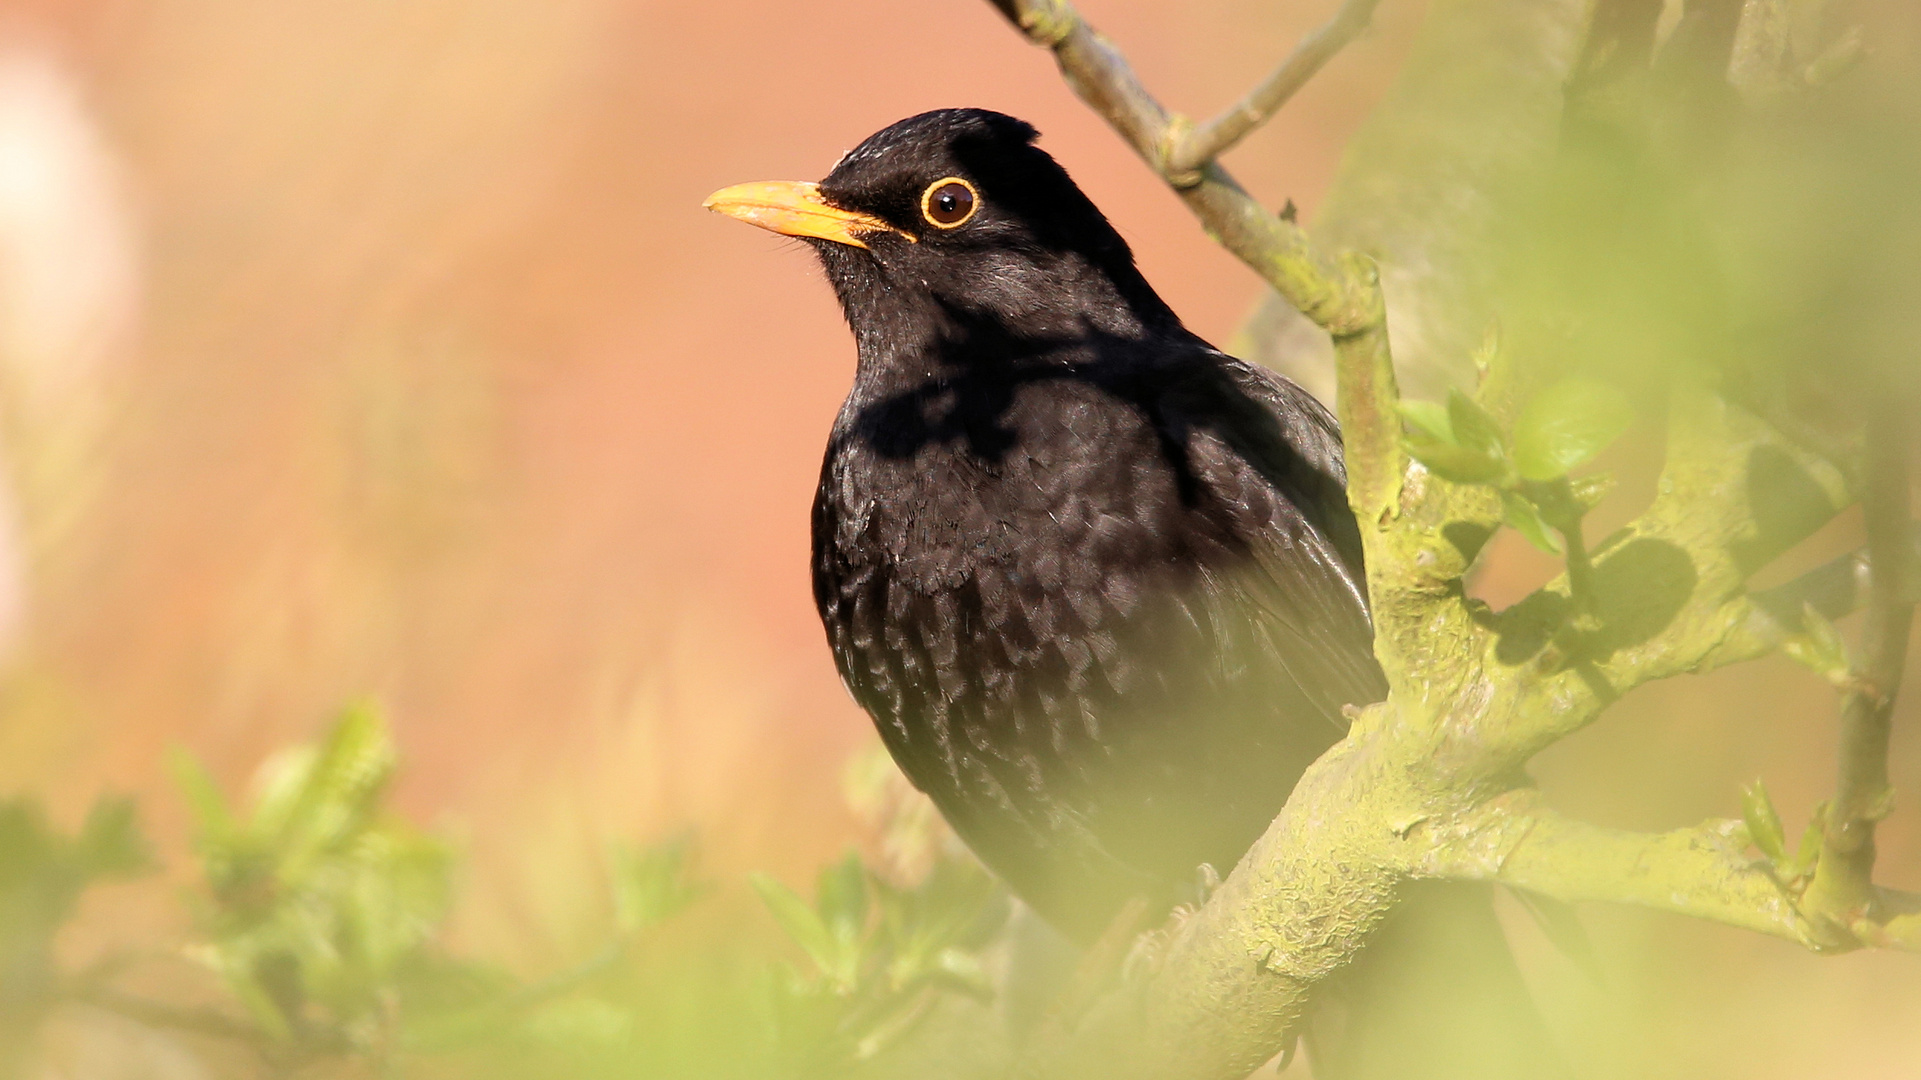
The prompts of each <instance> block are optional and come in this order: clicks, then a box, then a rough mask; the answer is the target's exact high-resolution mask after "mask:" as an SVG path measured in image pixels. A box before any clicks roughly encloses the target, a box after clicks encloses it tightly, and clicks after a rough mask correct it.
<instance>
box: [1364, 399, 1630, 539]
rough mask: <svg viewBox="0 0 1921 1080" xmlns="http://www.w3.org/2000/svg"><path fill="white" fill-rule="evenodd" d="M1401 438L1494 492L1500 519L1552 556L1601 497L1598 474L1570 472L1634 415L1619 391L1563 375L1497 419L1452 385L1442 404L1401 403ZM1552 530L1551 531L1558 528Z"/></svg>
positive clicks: (1414, 451) (1425, 460) (1430, 462)
mask: <svg viewBox="0 0 1921 1080" xmlns="http://www.w3.org/2000/svg"><path fill="white" fill-rule="evenodd" d="M1399 407H1400V412H1401V418H1402V420H1403V421H1405V429H1404V431H1403V433H1402V445H1403V446H1404V447H1406V449H1407V452H1408V454H1409V455H1410V456H1411V457H1413V458H1414V459H1415V460H1416V461H1418V462H1420V463H1421V464H1422V465H1423V466H1425V467H1426V468H1427V470H1428V471H1429V472H1431V473H1433V474H1434V475H1435V476H1438V477H1440V478H1441V479H1443V480H1447V481H1450V482H1452V483H1456V484H1469V485H1478V486H1483V487H1490V488H1493V489H1495V490H1496V491H1498V492H1500V495H1501V511H1502V517H1503V519H1504V520H1505V521H1506V523H1507V524H1508V525H1509V526H1510V527H1512V528H1513V529H1514V530H1515V531H1517V532H1519V533H1520V534H1521V535H1522V536H1523V537H1524V538H1525V539H1526V540H1527V541H1528V542H1529V543H1531V544H1533V545H1534V546H1535V547H1537V548H1540V549H1541V550H1542V551H1545V552H1547V553H1548V554H1550V555H1561V554H1565V553H1566V551H1567V544H1566V543H1565V538H1566V536H1567V535H1568V533H1569V532H1570V531H1572V530H1574V529H1577V528H1578V527H1579V522H1580V518H1581V516H1582V515H1583V514H1585V513H1586V512H1587V511H1588V510H1589V509H1591V508H1592V507H1593V506H1594V505H1595V504H1596V503H1598V502H1599V501H1600V499H1601V497H1602V496H1604V495H1605V494H1606V492H1607V490H1608V487H1609V486H1610V483H1609V481H1608V480H1607V478H1605V477H1595V478H1588V479H1585V480H1573V479H1570V477H1569V475H1568V474H1569V473H1570V472H1572V471H1573V470H1575V469H1578V468H1580V467H1581V466H1583V465H1585V464H1587V463H1588V462H1590V461H1592V460H1593V459H1594V458H1595V457H1596V456H1597V455H1599V454H1600V453H1601V451H1603V450H1605V449H1607V447H1608V446H1609V445H1610V444H1612V443H1613V442H1614V440H1616V439H1618V438H1620V436H1621V434H1622V433H1623V432H1625V431H1626V430H1627V429H1628V427H1629V426H1630V425H1631V424H1632V423H1633V422H1634V410H1633V406H1632V405H1631V404H1630V403H1629V401H1628V398H1627V395H1625V394H1623V393H1622V392H1621V391H1620V390H1619V389H1617V388H1615V387H1613V386H1610V385H1608V384H1607V383H1603V382H1598V381H1595V380H1593V379H1584V378H1567V379H1563V380H1561V381H1560V382H1557V383H1555V384H1553V385H1552V386H1549V387H1548V388H1547V389H1545V390H1543V391H1542V392H1541V393H1539V394H1537V395H1535V396H1534V397H1533V398H1531V399H1530V400H1529V401H1528V402H1527V403H1526V404H1525V405H1523V406H1522V407H1521V409H1520V411H1519V412H1518V413H1517V414H1516V415H1515V418H1514V422H1513V424H1512V426H1511V427H1510V426H1505V425H1503V424H1502V423H1501V422H1500V421H1499V420H1497V419H1496V418H1495V417H1494V416H1493V415H1492V414H1491V413H1489V412H1488V411H1487V409H1485V408H1483V407H1482V405H1481V404H1480V403H1479V402H1477V401H1476V400H1475V399H1474V398H1472V397H1470V396H1469V395H1467V394H1465V393H1463V392H1462V391H1461V390H1460V389H1458V388H1455V389H1450V390H1449V391H1448V398H1447V402H1446V403H1445V404H1442V403H1439V402H1432V401H1402V402H1401V403H1400V406H1399ZM1557 532H1558V533H1559V534H1560V536H1557V535H1556V533H1557Z"/></svg>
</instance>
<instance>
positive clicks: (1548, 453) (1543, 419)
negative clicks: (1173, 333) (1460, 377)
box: [1514, 379, 1634, 480]
mask: <svg viewBox="0 0 1921 1080" xmlns="http://www.w3.org/2000/svg"><path fill="white" fill-rule="evenodd" d="M1633 422H1634V406H1633V404H1632V403H1631V402H1629V401H1628V397H1627V395H1626V394H1623V393H1622V392H1621V391H1619V390H1617V389H1615V388H1614V387H1612V386H1609V385H1607V384H1606V383H1600V382H1595V381H1593V380H1591V379H1564V380H1562V381H1561V382H1559V383H1556V384H1555V385H1553V386H1550V387H1548V388H1547V389H1546V390H1544V391H1542V392H1541V393H1540V394H1539V395H1537V396H1536V397H1535V398H1534V400H1532V401H1530V402H1528V403H1527V405H1526V406H1525V407H1523V408H1522V409H1521V414H1520V415H1519V416H1517V417H1515V420H1514V463H1515V465H1516V467H1518V468H1519V469H1520V471H1521V475H1522V476H1523V477H1525V478H1527V479H1529V480H1553V479H1555V478H1556V477H1560V476H1565V475H1567V473H1568V470H1570V469H1574V468H1577V467H1579V466H1581V465H1583V464H1585V463H1587V462H1588V461H1591V460H1593V458H1594V456H1595V455H1596V454H1599V453H1600V452H1601V451H1602V450H1605V449H1607V446H1608V444H1609V443H1611V442H1613V441H1614V440H1615V439H1618V438H1620V437H1621V433H1622V432H1624V431H1626V430H1627V429H1628V425H1630V424H1632V423H1633Z"/></svg>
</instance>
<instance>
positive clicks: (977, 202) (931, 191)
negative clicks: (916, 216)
mask: <svg viewBox="0 0 1921 1080" xmlns="http://www.w3.org/2000/svg"><path fill="white" fill-rule="evenodd" d="M980 206H981V197H980V192H979V191H977V190H975V188H974V185H972V184H970V183H968V182H967V181H966V180H963V179H962V178H960V177H958V176H943V177H941V178H940V179H939V180H936V181H934V182H933V183H931V184H929V185H927V190H926V191H923V192H921V193H920V216H921V217H923V218H926V219H927V223H928V224H929V225H932V226H934V227H935V228H937V229H958V228H960V227H961V226H962V225H965V224H967V223H968V222H969V221H971V220H972V219H973V217H974V212H975V211H977V210H979V209H980Z"/></svg>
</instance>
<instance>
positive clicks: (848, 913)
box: [815, 851, 867, 942]
mask: <svg viewBox="0 0 1921 1080" xmlns="http://www.w3.org/2000/svg"><path fill="white" fill-rule="evenodd" d="M815 888H816V892H817V894H818V896H819V907H820V917H821V921H822V922H824V923H826V924H827V929H828V930H829V931H830V932H831V933H833V935H834V936H835V937H836V938H838V939H840V940H841V941H843V942H847V941H852V940H853V939H855V938H856V937H859V936H860V931H861V928H862V927H863V926H865V925H866V923H867V867H865V866H863V865H862V864H861V861H860V856H859V855H858V854H856V853H854V852H851V851H850V852H848V853H847V856H846V857H845V858H843V859H841V860H840V861H839V862H837V863H834V864H833V865H831V866H828V867H827V868H826V869H824V870H822V871H821V872H820V880H819V882H818V883H817V884H816V886H815Z"/></svg>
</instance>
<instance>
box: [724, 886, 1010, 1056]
mask: <svg viewBox="0 0 1921 1080" xmlns="http://www.w3.org/2000/svg"><path fill="white" fill-rule="evenodd" d="M752 881H753V885H754V888H755V890H756V891H757V892H759V893H760V896H761V899H762V900H763V901H764V902H765V904H766V905H767V909H768V911H769V912H770V913H772V915H773V917H774V919H775V921H776V922H777V923H779V924H780V927H781V929H782V930H783V931H784V932H785V933H786V935H787V937H788V938H789V939H790V940H791V941H792V942H793V943H794V944H795V945H796V946H798V947H799V949H800V951H801V953H802V954H803V955H804V956H805V958H806V963H805V964H804V965H802V966H792V965H789V966H786V967H785V968H784V970H783V971H781V972H780V974H779V975H778V977H777V978H776V979H774V981H773V982H772V983H771V984H770V992H771V1001H772V1004H773V1011H774V1018H775V1023H776V1030H777V1033H778V1037H779V1039H780V1042H781V1044H782V1048H783V1056H784V1057H786V1058H787V1059H788V1060H789V1061H790V1062H793V1063H795V1064H796V1065H799V1066H800V1067H801V1071H802V1072H803V1073H806V1074H810V1075H840V1074H843V1073H844V1072H845V1070H846V1069H847V1068H848V1067H850V1066H852V1065H853V1064H854V1063H856V1062H858V1061H861V1060H865V1059H869V1058H872V1057H874V1056H875V1055H877V1054H879V1053H880V1052H881V1051H882V1050H884V1049H886V1048H887V1047H888V1046H889V1045H890V1044H891V1043H892V1042H893V1041H894V1040H896V1039H898V1038H900V1037H901V1036H902V1035H904V1034H905V1033H906V1032H907V1031H909V1030H910V1029H911V1028H912V1027H913V1026H914V1024H915V1023H916V1022H917V1021H918V1020H920V1019H922V1018H923V1017H924V1015H925V1014H926V1012H927V1010H928V1009H929V1007H930V1006H931V1005H932V1004H933V1003H934V1001H935V998H936V995H938V994H940V993H943V992H947V993H957V994H961V995H964V996H967V997H971V998H974V999H975V1000H978V1001H986V1000H988V999H989V998H990V997H991V996H992V988H991V984H990V982H989V979H988V976H987V973H986V971H985V969H984V967H983V964H982V955H981V954H982V951H983V950H984V949H985V948H986V947H987V946H988V945H989V944H990V943H991V942H992V941H993V940H994V938H995V937H996V935H997V933H998V932H999V930H1000V928H1001V926H1002V924H1003V922H1004V921H1005V918H1006V915H1007V910H1008V904H1007V900H1006V897H1005V895H1004V894H1003V893H1002V892H1001V890H1000V888H999V886H998V885H997V884H996V883H995V881H994V880H993V879H992V878H991V877H990V876H989V875H988V874H987V872H986V871H985V870H984V869H982V868H981V867H980V865H979V864H978V863H975V862H974V861H973V860H971V859H968V858H965V857H959V856H954V855H948V856H946V857H943V858H941V859H939V860H938V861H936V862H935V863H934V865H933V867H932V868H931V870H930V871H929V872H928V874H927V875H926V876H925V878H924V879H923V880H921V881H920V882H918V883H916V884H912V885H900V884H896V883H892V882H889V881H888V880H886V879H885V878H884V877H882V876H880V875H877V874H876V873H875V872H874V871H873V870H872V869H870V868H869V867H868V866H867V865H866V864H865V863H863V862H862V861H861V859H860V856H859V855H857V854H854V853H851V852H850V853H849V854H848V855H847V856H846V857H844V858H842V859H841V860H840V861H839V862H837V863H834V864H832V865H830V866H828V867H827V868H825V869H823V870H822V871H821V872H820V874H819V876H818V878H817V879H816V881H815V887H814V899H813V902H812V903H809V902H808V901H807V900H806V899H804V898H803V897H802V896H801V895H800V894H799V893H797V892H795V891H794V890H792V889H790V888H788V887H787V886H785V885H783V884H781V883H780V882H778V881H776V880H774V879H773V878H771V877H768V876H766V875H755V876H754V878H753V879H752Z"/></svg>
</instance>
